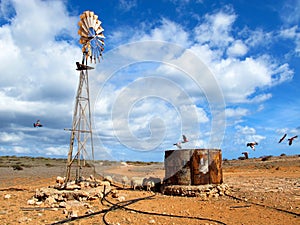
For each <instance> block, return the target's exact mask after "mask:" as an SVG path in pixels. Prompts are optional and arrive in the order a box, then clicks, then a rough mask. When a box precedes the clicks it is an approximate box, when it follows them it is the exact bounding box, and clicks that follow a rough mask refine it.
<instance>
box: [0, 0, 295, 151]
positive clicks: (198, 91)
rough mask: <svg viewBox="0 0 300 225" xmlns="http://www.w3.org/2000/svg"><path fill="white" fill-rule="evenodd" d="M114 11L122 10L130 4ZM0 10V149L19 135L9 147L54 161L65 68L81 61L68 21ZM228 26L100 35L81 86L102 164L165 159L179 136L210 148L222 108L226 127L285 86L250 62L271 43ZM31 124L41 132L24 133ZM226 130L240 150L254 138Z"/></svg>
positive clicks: (63, 113)
mask: <svg viewBox="0 0 300 225" xmlns="http://www.w3.org/2000/svg"><path fill="white" fill-rule="evenodd" d="M120 3H121V5H120V6H121V7H123V9H126V10H130V9H132V8H134V7H136V4H137V1H127V2H125V1H120ZM186 3H188V1H186ZM0 6H1V7H0V9H1V17H3V18H4V20H5V23H3V24H2V25H1V27H0V46H1V52H0V60H1V62H2V63H1V64H0V71H2V72H1V73H2V74H1V76H0V99H1V101H0V106H1V107H0V114H1V117H2V119H1V120H3V121H4V119H3V118H10V121H9V122H5V127H2V129H4V130H5V129H8V127H9V129H10V131H9V132H7V131H4V132H3V133H2V134H3V136H2V138H1V139H0V142H2V143H5V144H11V146H12V145H13V140H18V141H21V139H20V136H21V137H22V136H23V135H24V136H26V137H28V138H29V141H28V143H27V145H26V146H23V148H22V147H19V146H18V147H16V146H13V148H12V147H11V146H10V147H11V149H13V151H14V152H16V153H22V151H23V153H28V152H30V151H38V150H37V148H35V147H33V149H34V150H30V147H28V146H34V145H35V141H36V139H35V138H36V135H38V136H40V139H41V140H43V141H44V142H45V144H44V145H43V147H44V149H45V150H46V151H45V152H46V154H48V155H63V156H64V155H66V149H67V147H66V142H68V133H63V132H61V130H62V129H63V128H65V127H69V126H70V124H71V117H72V113H73V112H72V110H73V104H74V98H75V96H74V92H75V91H76V90H75V89H76V87H77V86H76V85H77V82H78V72H77V71H75V62H76V61H79V60H80V59H81V55H82V53H81V51H80V47H79V46H78V45H77V43H76V42H77V39H78V38H77V34H76V31H77V27H76V25H77V20H78V19H77V17H74V16H72V15H70V14H69V13H68V11H67V8H66V6H65V5H64V2H63V1H58V0H57V1H40V0H28V1H22V0H15V1H9V0H5V1H2V2H1V4H0ZM57 15H59V16H57ZM237 19H238V15H236V13H235V12H234V10H233V9H232V8H231V7H225V8H224V9H222V10H220V11H217V12H214V13H207V14H206V15H204V16H203V18H202V19H201V20H199V21H200V22H199V23H198V24H197V25H196V26H194V27H193V28H192V29H191V28H187V27H185V26H184V25H183V24H179V23H176V22H174V21H172V20H170V19H166V18H159V20H156V21H154V22H153V24H151V26H148V25H149V24H140V26H139V27H122V28H116V29H115V30H114V31H112V33H110V34H109V38H110V45H111V46H113V47H111V50H110V51H108V52H107V53H106V55H105V56H104V57H105V60H104V61H103V62H102V63H101V66H95V70H93V71H92V72H91V73H92V74H93V75H92V76H91V77H90V82H91V83H90V85H91V93H92V96H91V98H92V100H93V101H92V111H93V122H94V125H95V130H96V132H95V133H96V135H97V138H98V139H99V142H101V143H100V145H101V148H103V149H106V150H104V153H105V154H106V153H107V154H110V153H111V151H112V150H111V149H114V150H115V149H118V150H115V151H116V152H118V154H120V155H122V154H123V155H124V152H122V151H120V149H122V148H124V146H127V147H128V148H130V149H138V150H146V151H147V150H153V149H167V148H169V147H170V146H173V142H174V143H175V142H176V141H177V140H178V137H181V135H182V133H185V134H186V135H187V136H189V137H190V138H189V139H190V142H189V143H188V145H187V146H188V147H193V146H202V147H203V146H210V138H213V137H211V136H214V135H212V133H213V132H214V131H212V130H216V132H217V131H218V130H217V128H216V127H224V126H225V121H223V120H224V118H225V117H224V114H225V112H224V111H225V105H224V100H225V101H226V104H227V108H226V115H227V117H228V118H229V119H231V120H236V121H242V119H243V118H244V117H246V116H248V115H249V114H251V113H252V109H251V107H252V106H253V105H255V104H257V103H259V104H261V105H262V104H263V103H264V102H266V101H267V100H268V99H270V98H272V94H271V91H270V89H271V88H272V87H274V86H276V85H279V84H282V83H284V82H286V81H289V80H291V79H292V78H293V71H292V70H291V69H290V68H289V65H288V64H285V63H280V62H278V61H276V60H274V58H273V57H272V56H271V55H268V52H266V53H261V54H255V55H251V54H250V53H252V52H256V51H255V50H256V49H255V48H257V47H258V46H260V45H262V44H263V43H264V42H265V40H271V39H270V38H267V37H270V36H271V35H272V33H268V32H265V31H263V30H261V29H260V30H250V29H249V28H244V29H243V30H242V32H240V33H236V32H234V24H235V22H236V20H237ZM33 21H34V23H33ZM297 32H298V31H297V28H296V27H295V28H293V29H292V28H291V29H285V30H282V31H281V37H284V38H294V39H296V38H297V35H298V33H297ZM245 34H247V35H245ZM279 36H280V35H279ZM245 37H246V38H245ZM125 43H126V44H125ZM121 44H124V45H122V46H121ZM119 46H121V47H119ZM114 47H115V48H114ZM16 65H17V66H16ZM36 119H42V121H45V122H46V123H47V126H46V128H44V129H43V130H42V129H40V130H34V131H32V130H30V129H29V126H30V128H32V127H31V126H32V122H34V121H35V120H36ZM47 120H48V121H47ZM24 121H25V122H24ZM29 121H30V122H29ZM1 122H2V121H1ZM1 124H4V123H1ZM2 126H4V125H2ZM20 129H24V130H22V132H23V133H22V135H20V133H18V130H20ZM235 129H236V131H237V133H239V134H240V135H241V136H239V138H238V140H241V141H240V142H241V143H242V142H244V141H245V140H248V139H249V140H250V139H251V138H254V139H257V140H258V141H259V140H263V138H264V136H262V135H259V134H257V132H256V130H255V129H254V128H252V127H248V126H244V127H243V126H236V127H235ZM18 137H19V139H18ZM57 137H59V138H58V141H57V139H56V138H57ZM220 139H221V138H219V140H218V141H220ZM56 142H59V143H56ZM49 145H51V146H49ZM121 145H123V146H121ZM0 151H1V152H4V151H5V149H4V148H3V147H2V148H1V149H0ZM38 153H41V154H42V152H38ZM104 153H103V152H102V153H99V154H104Z"/></svg>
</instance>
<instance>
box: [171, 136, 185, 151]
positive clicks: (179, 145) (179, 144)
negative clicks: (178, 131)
mask: <svg viewBox="0 0 300 225" xmlns="http://www.w3.org/2000/svg"><path fill="white" fill-rule="evenodd" d="M182 139H183V140H182V141H179V142H177V143H175V144H173V145H176V146H177V148H179V149H182V146H181V144H184V143H186V142H189V140H188V139H187V137H186V136H185V135H182Z"/></svg>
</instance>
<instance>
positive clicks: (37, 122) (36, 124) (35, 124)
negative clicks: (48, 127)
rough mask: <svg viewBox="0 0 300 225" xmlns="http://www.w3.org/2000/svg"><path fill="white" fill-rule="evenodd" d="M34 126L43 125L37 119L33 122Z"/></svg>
mask: <svg viewBox="0 0 300 225" xmlns="http://www.w3.org/2000/svg"><path fill="white" fill-rule="evenodd" d="M33 126H34V127H42V126H43V125H42V124H41V122H40V120H37V121H36V122H35V123H33Z"/></svg>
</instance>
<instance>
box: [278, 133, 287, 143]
mask: <svg viewBox="0 0 300 225" xmlns="http://www.w3.org/2000/svg"><path fill="white" fill-rule="evenodd" d="M285 137H286V134H284V135H283V136H282V138H280V140H279V141H278V143H281V142H282V141H283V140H284V139H285Z"/></svg>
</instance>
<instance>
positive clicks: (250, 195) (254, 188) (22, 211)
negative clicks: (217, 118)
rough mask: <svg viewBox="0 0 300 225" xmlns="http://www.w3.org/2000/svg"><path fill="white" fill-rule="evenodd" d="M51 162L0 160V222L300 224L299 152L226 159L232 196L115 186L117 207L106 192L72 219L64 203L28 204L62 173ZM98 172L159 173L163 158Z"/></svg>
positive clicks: (60, 167) (61, 166)
mask: <svg viewBox="0 0 300 225" xmlns="http://www.w3.org/2000/svg"><path fill="white" fill-rule="evenodd" d="M14 160H18V159H14ZM1 162H2V165H1ZM51 163H53V162H52V161H51V162H49V163H47V164H46V165H45V164H43V163H38V160H33V161H32V162H31V164H30V167H28V166H24V167H23V170H14V169H13V167H11V166H10V167H7V166H4V163H3V161H0V166H1V167H0V175H1V176H0V198H1V201H0V221H1V224H94V225H96V224H115V225H117V224H119V225H126V224H133V225H135V224H136V225H140V224H163V225H180V224H184V225H186V224H189V225H192V224H197V225H198V224H206V225H209V224H231V225H235V224H239V225H241V224H243V225H249V224H251V225H253V224H255V225H256V224H261V225H263V224H267V225H275V224H278V225H282V224H295V225H296V224H300V157H299V156H281V157H271V158H267V160H265V161H263V160H262V159H261V158H259V159H247V160H226V161H224V162H223V166H222V168H223V180H224V183H225V184H228V185H229V187H230V191H231V194H230V196H222V197H219V198H212V199H208V200H201V199H200V198H198V197H175V196H166V195H162V194H160V193H151V192H147V191H133V190H131V189H129V188H127V189H125V190H122V189H119V190H118V193H119V195H121V196H124V197H125V199H126V200H125V202H123V203H122V204H120V203H119V204H120V205H119V207H113V208H112V206H113V205H112V204H111V203H118V201H117V200H116V199H115V198H112V197H111V195H108V196H107V198H106V199H107V200H108V201H105V200H103V201H102V202H101V201H100V200H99V199H98V200H93V201H90V202H89V204H90V209H91V210H92V211H93V212H94V213H93V214H92V215H87V214H85V212H86V210H82V211H79V213H78V214H79V217H78V218H73V219H72V220H66V219H67V216H66V215H65V214H64V213H63V209H62V208H58V209H50V208H47V207H46V208H36V206H30V205H28V204H27V201H28V199H30V198H31V197H32V196H33V195H34V194H35V191H36V189H37V188H42V187H48V186H50V185H54V184H55V179H56V177H57V176H58V175H59V176H64V173H65V165H64V164H62V163H61V164H55V165H52V166H51ZM97 174H98V175H99V176H100V175H111V176H113V177H114V178H115V179H118V178H119V177H120V176H124V175H126V176H128V177H132V176H156V177H161V178H163V176H164V168H163V163H160V164H159V163H158V164H149V165H120V164H112V165H110V166H104V165H103V164H102V165H100V164H99V165H97V166H96V175H97ZM129 200H135V201H129ZM126 203H127V206H125V204H126ZM120 206H123V207H120Z"/></svg>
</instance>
